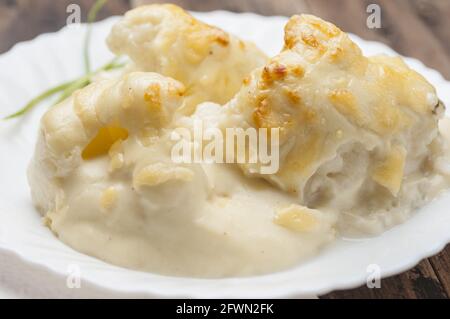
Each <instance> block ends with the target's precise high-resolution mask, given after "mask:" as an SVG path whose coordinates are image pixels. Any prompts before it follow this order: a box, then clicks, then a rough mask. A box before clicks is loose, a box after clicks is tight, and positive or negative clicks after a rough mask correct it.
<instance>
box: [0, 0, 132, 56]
mask: <svg viewBox="0 0 450 319" xmlns="http://www.w3.org/2000/svg"><path fill="white" fill-rule="evenodd" d="M94 1H95V0H80V1H73V0H58V1H54V0H39V1H35V0H21V1H6V2H1V5H0V39H1V41H0V52H4V51H6V50H8V49H9V48H10V47H11V46H12V45H13V44H14V43H16V42H20V41H26V40H30V39H32V38H34V37H35V36H37V35H39V34H41V33H45V32H54V31H57V30H59V29H61V28H62V27H63V26H65V25H66V19H67V16H68V13H66V9H67V6H68V5H69V4H72V3H77V4H79V5H80V7H81V12H82V21H85V20H86V15H87V12H88V10H89V8H90V7H91V6H92V4H93V3H94ZM129 8H130V3H129V0H115V1H109V2H108V4H107V5H106V6H105V7H104V9H102V11H101V12H100V13H99V15H98V18H99V19H103V18H105V17H108V16H110V15H116V14H122V13H124V12H125V11H126V10H128V9H129Z"/></svg>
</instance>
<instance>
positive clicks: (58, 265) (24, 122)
mask: <svg viewBox="0 0 450 319" xmlns="http://www.w3.org/2000/svg"><path fill="white" fill-rule="evenodd" d="M195 15H196V16H198V17H199V18H200V19H202V20H204V21H206V22H208V23H211V24H215V25H217V26H219V27H222V28H223V29H225V30H227V31H230V32H232V33H234V34H237V35H239V36H240V37H242V38H244V39H248V40H253V41H254V42H255V43H256V44H257V45H259V46H260V47H261V48H262V49H264V50H265V51H266V52H267V53H268V54H270V55H274V54H276V53H277V51H278V50H279V49H280V48H281V46H282V37H283V35H282V32H283V26H284V24H285V22H286V20H287V19H286V18H284V17H262V16H257V15H254V14H233V13H229V12H223V11H217V12H211V13H201V14H200V13H198V14H197V13H196V14H195ZM116 19H117V18H110V19H108V20H105V21H103V22H100V23H96V24H95V27H94V29H93V45H92V59H93V61H94V64H95V65H101V64H103V63H105V62H106V61H108V60H109V59H110V58H111V54H110V53H109V52H108V50H107V48H106V46H105V44H104V39H105V37H106V35H107V33H108V31H109V29H110V27H111V25H112V24H113V23H114V21H116ZM84 31H85V26H78V27H72V28H65V29H63V30H62V31H60V32H57V33H53V34H44V35H41V36H39V37H37V38H36V39H34V40H33V41H30V42H25V43H20V44H18V45H16V46H15V47H14V48H13V49H12V50H10V51H9V52H7V53H6V54H3V55H1V56H0V70H1V71H0V105H1V108H0V116H2V117H3V116H4V115H6V114H9V113H11V112H13V111H15V110H17V109H18V108H19V107H21V106H22V105H23V104H24V103H25V102H26V101H28V100H29V99H30V98H31V97H33V96H34V95H36V94H37V93H40V92H41V91H43V90H44V89H46V88H48V87H49V86H51V85H54V84H57V83H60V82H61V81H65V80H69V79H72V78H74V77H76V76H79V75H80V74H81V73H82V71H83V63H82V56H81V51H82V41H83V35H84ZM352 37H353V39H354V40H355V41H356V42H357V43H358V44H359V45H360V46H361V47H362V49H363V51H364V52H365V53H366V54H375V53H387V54H395V52H394V51H393V50H391V49H390V48H388V47H387V46H385V45H383V44H380V43H375V42H367V41H364V40H361V39H360V38H358V37H356V36H352ZM407 62H408V64H409V65H410V66H411V67H413V68H414V69H416V70H417V71H419V72H420V73H422V74H423V75H424V76H425V77H426V78H427V79H428V80H429V81H431V82H432V83H433V84H434V85H435V86H436V87H437V90H438V93H439V95H440V97H441V99H442V100H443V101H444V103H446V104H447V105H450V83H449V82H446V81H445V80H444V79H443V78H442V76H441V75H440V74H439V73H438V72H436V71H434V70H431V69H429V68H427V67H425V66H424V65H423V64H422V63H420V62H419V61H417V60H414V59H407ZM45 108H46V107H45V106H44V105H41V106H40V107H38V108H37V109H36V110H35V111H33V112H32V113H31V114H29V115H28V116H26V117H25V118H23V119H21V120H17V121H16V120H14V121H9V122H1V123H0V249H1V250H4V251H9V252H13V253H15V254H17V255H19V256H20V257H21V258H22V259H23V260H25V261H26V262H27V263H31V264H34V265H35V266H36V267H38V266H39V268H45V269H46V270H47V271H51V272H54V273H55V274H56V275H57V276H63V277H61V278H65V276H66V275H67V272H68V269H70V268H69V266H70V265H73V264H76V265H78V266H79V267H80V270H81V275H82V280H83V281H85V282H88V283H90V284H91V283H92V284H95V285H97V286H100V287H102V288H103V289H110V290H113V291H116V292H118V293H121V294H122V295H124V294H125V295H126V294H132V295H136V294H139V295H141V296H147V297H208V298H216V297H237V298H239V297H255V298H258V297H294V296H295V297H302V296H303V297H305V296H314V295H317V294H323V293H326V292H329V291H331V290H335V289H345V288H352V287H355V286H358V285H361V284H363V283H365V282H366V277H367V275H368V273H367V266H368V265H370V264H377V265H378V266H379V267H380V269H381V274H382V276H389V275H393V274H396V273H400V272H403V271H405V270H407V269H409V268H411V267H413V266H414V265H415V264H416V263H418V262H419V261H420V260H421V259H423V258H426V257H428V256H431V255H433V254H436V253H437V252H439V251H440V250H441V249H442V248H443V247H444V246H445V244H446V243H448V242H449V241H450V212H449V211H448V210H449V207H450V193H446V194H444V195H443V196H441V198H439V199H438V200H436V201H434V202H432V203H431V204H429V205H428V206H426V207H424V208H422V209H420V210H419V211H417V213H415V214H414V216H413V217H412V218H411V219H410V220H408V221H407V222H406V223H404V224H402V225H399V226H397V227H394V228H393V229H391V230H389V231H387V232H385V233H384V234H382V235H380V236H378V237H374V238H369V239H361V240H352V241H350V240H338V241H337V242H336V243H335V244H333V245H331V246H329V247H327V248H326V249H324V250H323V251H322V252H321V253H320V254H319V255H318V256H317V257H315V258H313V259H311V260H309V261H307V262H305V263H303V264H300V265H298V266H297V267H295V268H292V269H289V270H286V271H283V272H279V273H274V274H269V275H265V276H259V277H250V278H237V279H233V278H232V279H221V280H205V279H189V278H172V277H165V276H159V275H154V274H149V273H142V272H136V271H131V270H127V269H122V268H119V267H115V266H112V265H109V264H106V263H104V262H101V261H99V260H97V259H95V258H91V257H89V256H86V255H83V254H80V253H78V252H76V251H74V250H72V249H71V248H69V247H67V246H66V245H64V244H63V243H61V242H60V241H58V240H57V239H56V238H55V237H54V236H53V235H52V233H51V232H50V231H49V230H48V229H47V228H45V227H44V226H43V225H42V223H41V219H40V216H39V215H38V213H37V212H36V211H35V209H34V208H33V206H32V204H31V201H30V195H29V189H28V184H27V181H26V175H25V170H26V167H27V164H28V162H29V160H30V158H31V156H32V152H33V148H34V142H35V139H36V133H37V128H38V123H39V118H40V116H41V115H42V114H43V112H44V111H45Z"/></svg>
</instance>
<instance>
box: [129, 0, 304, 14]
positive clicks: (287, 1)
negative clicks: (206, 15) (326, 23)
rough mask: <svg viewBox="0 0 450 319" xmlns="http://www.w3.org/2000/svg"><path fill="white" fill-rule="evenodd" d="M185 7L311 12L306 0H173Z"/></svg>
mask: <svg viewBox="0 0 450 319" xmlns="http://www.w3.org/2000/svg"><path fill="white" fill-rule="evenodd" d="M161 2H162V1H158V0H133V1H132V4H133V6H138V5H142V4H151V3H161ZM169 2H171V3H174V4H177V5H179V6H180V7H182V8H183V9H186V10H193V11H212V10H228V11H232V12H254V13H258V14H262V15H292V14H294V13H302V12H309V8H308V5H307V3H306V0H295V1H293V0H277V1H272V0H246V1H243V0H227V1H223V0H208V1H195V0H173V1H169Z"/></svg>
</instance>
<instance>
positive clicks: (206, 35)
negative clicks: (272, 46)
mask: <svg viewBox="0 0 450 319" xmlns="http://www.w3.org/2000/svg"><path fill="white" fill-rule="evenodd" d="M108 44H109V47H110V49H111V50H112V51H113V52H114V53H117V54H126V55H128V56H129V57H130V58H131V60H132V61H133V62H134V63H135V64H136V65H135V68H136V69H137V70H139V71H151V72H158V73H160V74H162V75H165V76H169V77H172V78H174V79H176V80H178V81H180V82H181V83H183V84H184V85H185V87H186V95H185V97H186V102H185V106H184V107H185V112H186V113H187V114H189V113H191V112H192V111H193V110H194V109H195V106H196V105H197V104H198V103H201V102H205V101H211V102H216V103H226V102H227V101H228V100H229V99H231V98H232V97H233V95H234V94H235V93H236V92H237V91H238V90H239V88H240V87H241V85H242V81H243V80H244V78H245V77H246V76H247V75H248V74H249V73H250V72H251V71H252V70H253V69H254V68H256V67H258V66H261V65H263V64H264V63H265V62H266V60H267V58H266V56H265V55H264V54H263V53H262V52H261V51H260V50H259V49H258V48H257V47H256V46H255V45H254V44H253V43H249V42H245V41H242V40H240V39H238V38H236V37H235V36H233V35H230V34H228V33H226V32H225V31H223V30H221V29H219V28H217V27H214V26H210V25H208V24H205V23H203V22H201V21H198V20H197V19H195V18H194V17H192V16H191V15H190V14H188V13H187V12H185V11H184V10H182V9H181V8H179V7H177V6H175V5H171V4H163V5H148V6H142V7H139V8H137V9H134V10H132V11H129V12H128V13H127V14H126V15H125V18H124V19H122V20H121V21H119V22H118V23H117V24H116V25H115V26H114V27H113V29H112V31H111V34H110V36H109V38H108Z"/></svg>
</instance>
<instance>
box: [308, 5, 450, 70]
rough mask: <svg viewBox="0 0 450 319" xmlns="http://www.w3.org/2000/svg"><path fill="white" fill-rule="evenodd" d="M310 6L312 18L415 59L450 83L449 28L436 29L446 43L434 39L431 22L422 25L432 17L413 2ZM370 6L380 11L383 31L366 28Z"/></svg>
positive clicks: (437, 27) (438, 26) (444, 17)
mask: <svg viewBox="0 0 450 319" xmlns="http://www.w3.org/2000/svg"><path fill="white" fill-rule="evenodd" d="M308 3H309V6H310V8H311V11H312V13H313V14H316V15H318V16H320V17H322V18H324V19H326V20H329V21H331V22H333V23H335V24H337V25H338V26H339V27H341V28H342V29H343V30H345V31H347V32H352V33H355V34H357V35H359V36H361V37H363V38H365V39H368V40H376V41H381V42H384V43H386V44H388V45H389V46H391V47H392V48H393V49H394V50H396V51H397V52H399V53H400V54H403V55H406V56H411V57H415V58H417V59H419V60H421V61H422V62H424V63H425V64H427V65H429V66H430V67H432V68H435V69H437V70H439V71H440V72H441V73H443V74H444V76H446V77H447V78H449V79H450V59H449V56H448V55H447V48H446V46H444V44H443V42H448V41H449V40H450V38H448V33H449V32H450V31H448V29H449V28H448V23H447V24H446V25H447V27H446V28H445V27H442V23H441V24H437V26H436V27H435V29H436V30H439V34H440V35H441V37H445V36H447V40H446V41H441V39H440V38H437V37H436V36H435V35H434V32H433V29H430V28H429V27H428V25H429V24H431V22H429V23H428V25H427V24H424V23H423V19H425V18H424V17H425V16H426V17H429V16H430V14H427V15H425V14H424V13H421V12H420V5H419V4H418V3H416V5H412V3H413V2H411V1H410V0H396V1H392V0H376V1H374V0H366V1H351V0H350V1H348V0H347V1H340V0H326V1H325V0H308ZM338 3H339V9H337V8H338ZM371 3H376V4H378V5H379V6H380V7H381V24H382V27H381V28H380V29H369V28H368V27H367V25H366V20H367V17H368V13H367V12H366V8H367V5H368V4H371ZM420 3H421V5H422V6H423V5H424V3H427V4H428V5H429V6H430V7H431V5H430V4H429V3H430V1H426V2H424V1H422V2H420ZM442 6H443V5H442ZM432 8H435V6H433V7H432ZM420 15H421V16H422V17H420ZM428 19H429V21H431V20H433V19H434V21H436V23H438V22H439V21H441V19H448V18H447V17H446V16H445V15H443V16H442V17H441V18H439V19H438V18H428ZM412 30H413V31H412Z"/></svg>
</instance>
